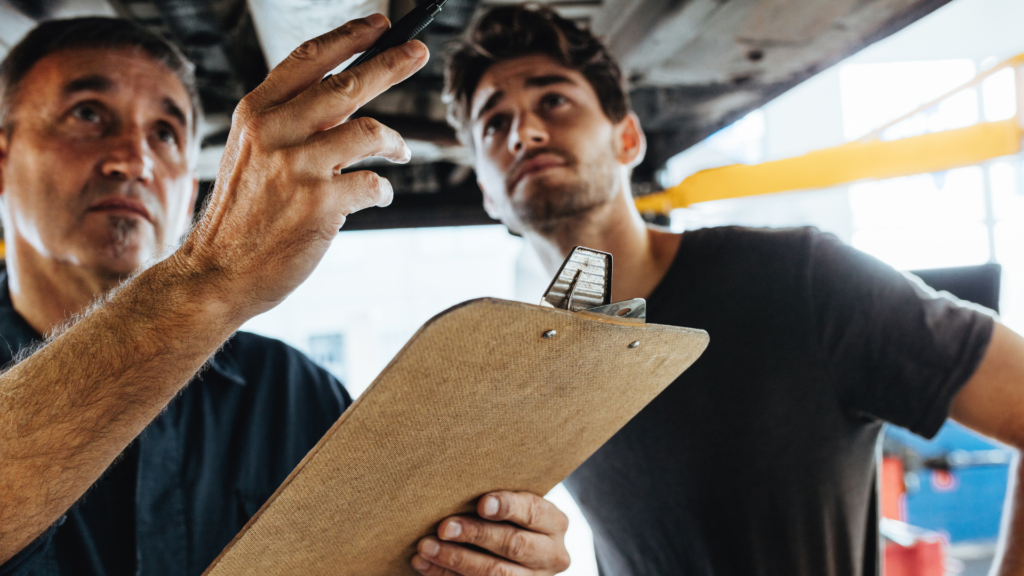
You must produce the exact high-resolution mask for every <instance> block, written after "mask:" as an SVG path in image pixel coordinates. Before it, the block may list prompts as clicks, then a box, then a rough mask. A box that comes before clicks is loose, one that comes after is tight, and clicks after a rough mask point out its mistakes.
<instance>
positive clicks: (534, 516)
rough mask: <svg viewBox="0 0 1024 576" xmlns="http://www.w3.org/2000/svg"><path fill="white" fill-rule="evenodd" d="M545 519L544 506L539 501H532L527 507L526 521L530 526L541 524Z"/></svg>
mask: <svg viewBox="0 0 1024 576" xmlns="http://www.w3.org/2000/svg"><path fill="white" fill-rule="evenodd" d="M543 519H544V506H543V505H542V504H541V502H540V501H539V500H538V499H532V500H530V503H529V504H527V505H526V521H527V523H529V525H530V526H536V525H537V524H540V523H541V521H543Z"/></svg>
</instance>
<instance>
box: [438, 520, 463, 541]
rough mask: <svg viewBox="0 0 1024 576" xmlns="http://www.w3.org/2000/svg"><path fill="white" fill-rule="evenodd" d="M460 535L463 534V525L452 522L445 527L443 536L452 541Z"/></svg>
mask: <svg viewBox="0 0 1024 576" xmlns="http://www.w3.org/2000/svg"><path fill="white" fill-rule="evenodd" d="M460 534H462V524H459V523H458V522H455V521H452V522H449V523H448V525H447V526H445V527H444V534H442V536H444V537H445V538H447V539H449V540H451V539H452V538H458V537H459V535H460Z"/></svg>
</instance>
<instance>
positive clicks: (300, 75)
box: [253, 14, 391, 107]
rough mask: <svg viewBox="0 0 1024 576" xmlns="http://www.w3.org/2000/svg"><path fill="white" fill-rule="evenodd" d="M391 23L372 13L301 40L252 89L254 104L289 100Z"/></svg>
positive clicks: (273, 103)
mask: <svg viewBox="0 0 1024 576" xmlns="http://www.w3.org/2000/svg"><path fill="white" fill-rule="evenodd" d="M390 26H391V22H389V21H388V19H387V18H386V17H385V16H383V15H382V14H371V15H370V16H367V17H366V18H360V19H358V20H352V21H351V22H346V23H345V24H343V25H341V26H339V27H337V28H335V29H334V30H331V31H330V32H328V33H326V34H323V35H321V36H317V37H316V38H313V39H312V40H307V41H305V42H303V43H302V44H301V45H300V46H299V47H298V48H296V49H295V50H292V53H291V54H289V55H288V57H287V58H285V59H284V60H282V61H281V63H280V64H278V65H277V66H275V67H274V69H273V70H271V71H270V74H268V75H267V78H266V80H264V81H263V83H262V84H260V85H259V87H257V88H256V90H253V96H255V98H256V100H257V101H256V104H257V105H258V106H260V107H269V106H274V105H276V104H280V103H282V102H287V101H288V100H291V99H292V98H294V97H295V96H296V95H298V94H300V93H302V92H303V91H304V90H306V89H307V88H309V87H310V86H311V85H312V84H314V83H316V82H319V81H320V79H321V78H323V77H324V75H325V74H327V73H328V72H330V71H331V70H333V69H335V68H337V67H338V65H339V64H341V63H342V62H344V61H345V60H348V59H349V58H351V57H352V56H354V55H355V54H358V53H359V52H363V51H365V50H366V49H368V48H369V47H370V46H373V43H374V42H375V41H376V40H377V38H379V37H380V35H381V34H383V33H384V32H385V31H387V29H388V28H389V27H390Z"/></svg>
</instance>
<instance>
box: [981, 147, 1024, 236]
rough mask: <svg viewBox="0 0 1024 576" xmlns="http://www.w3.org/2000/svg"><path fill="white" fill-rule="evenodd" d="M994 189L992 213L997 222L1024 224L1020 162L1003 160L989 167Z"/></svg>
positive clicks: (990, 179) (991, 183)
mask: <svg viewBox="0 0 1024 576" xmlns="http://www.w3.org/2000/svg"><path fill="white" fill-rule="evenodd" d="M988 170H989V172H988V174H989V185H990V186H991V188H992V212H993V215H994V216H995V220H997V221H998V220H1010V221H1014V222H1016V223H1017V225H1021V224H1024V195H1022V194H1021V192H1022V191H1024V187H1022V186H1021V182H1020V179H1021V174H1020V160H1019V159H1014V160H1013V161H1010V160H1002V161H999V162H995V163H993V164H992V165H991V166H989V169H988Z"/></svg>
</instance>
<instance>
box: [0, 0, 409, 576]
mask: <svg viewBox="0 0 1024 576" xmlns="http://www.w3.org/2000/svg"><path fill="white" fill-rule="evenodd" d="M387 24H388V23H387V19H385V18H384V17H383V16H379V15H378V16H374V17H370V18H367V19H364V20H358V21H355V22H351V23H349V24H346V25H345V26H342V27H341V28H338V29H337V30H334V31H332V32H330V33H328V34H326V35H324V36H321V37H320V38H317V39H315V40H311V41H309V42H307V43H305V44H303V45H302V46H300V47H299V48H298V49H296V50H295V52H293V53H292V54H291V55H290V56H289V57H288V58H287V59H286V60H285V61H284V62H282V63H281V65H279V66H278V67H276V68H275V69H274V70H273V71H272V72H271V73H270V75H269V76H268V77H267V79H266V81H264V82H263V84H261V85H260V86H259V87H258V88H257V89H256V90H255V91H253V93H251V94H249V95H248V96H246V98H245V99H244V100H243V101H242V102H241V104H239V106H238V108H237V109H236V111H235V114H234V118H233V122H232V128H231V135H230V137H229V139H228V145H227V151H226V153H225V157H224V160H223V161H222V162H221V167H220V173H219V175H218V178H217V186H216V189H215V191H214V193H213V195H212V198H211V202H210V204H209V206H208V207H207V210H206V212H205V214H204V215H203V218H202V220H201V221H200V222H199V224H198V225H197V226H196V228H195V229H194V230H193V231H192V233H191V234H190V235H189V236H188V238H187V239H186V240H185V242H184V243H183V245H182V247H181V248H180V249H179V250H178V251H177V252H175V253H174V254H172V255H171V256H170V257H169V258H167V259H166V260H164V261H162V262H160V263H158V264H156V265H154V266H153V267H151V268H149V269H148V270H146V271H144V272H143V273H141V274H140V275H138V276H137V277H136V278H134V279H133V280H131V281H130V282H128V283H126V284H125V285H124V286H122V288H121V289H119V290H118V291H116V293H114V294H112V295H111V296H110V297H109V298H107V299H106V301H104V302H102V303H100V304H98V305H97V306H95V307H94V308H93V309H92V310H91V311H90V312H88V313H87V314H85V315H83V317H82V318H81V319H80V320H79V321H78V322H77V323H75V324H74V325H73V326H71V327H70V328H68V329H67V330H66V331H64V333H63V334H61V335H60V336H58V337H56V338H54V339H53V340H51V341H50V342H49V343H48V344H47V345H46V346H45V347H44V348H42V349H41V350H39V351H37V352H36V353H35V354H33V355H31V356H30V357H28V358H27V359H25V360H24V361H22V362H21V363H20V364H18V365H17V366H15V367H14V368H12V369H11V370H9V371H8V372H7V373H5V374H4V375H3V376H0V563H3V562H4V561H6V560H8V559H10V558H11V557H12V556H14V555H15V554H16V553H17V552H18V551H19V550H21V549H22V548H24V547H25V546H27V545H28V544H29V543H30V542H31V541H32V540H33V539H35V538H36V537H37V536H39V535H40V534H41V533H42V532H43V531H45V530H46V528H47V527H48V526H50V525H51V524H52V523H53V522H54V521H56V520H57V519H58V518H59V517H60V516H61V514H63V513H64V512H65V511H66V510H67V509H68V508H69V507H70V506H71V505H72V504H73V503H74V502H75V501H76V500H77V499H78V498H79V497H81V495H82V494H83V493H84V492H85V491H86V489H88V487H89V486H91V485H92V484H93V483H94V482H95V481H96V479H97V478H99V476H100V475H101V474H102V473H103V471H104V470H105V469H106V468H107V467H108V466H109V465H110V463H111V462H112V461H113V460H114V458H116V456H117V455H118V454H119V453H120V452H121V451H122V450H123V449H124V448H125V446H127V445H128V443H129V442H130V441H131V440H132V439H133V438H134V437H135V436H137V435H138V434H139V433H140V432H141V431H142V430H143V428H145V426H146V425H147V424H148V423H149V422H150V421H152V420H153V418H155V417H156V416H157V415H158V414H159V412H160V411H161V410H162V409H163V407H164V406H166V405H167V403H168V402H169V401H170V400H171V398H173V397H174V395H175V394H176V393H177V392H178V391H179V390H180V389H181V388H182V386H184V385H185V383H187V382H188V380H189V379H190V378H191V377H192V376H193V375H194V374H195V373H196V371H198V370H199V368H200V367H201V366H202V365H203V363H204V362H206V360H207V359H208V358H209V357H210V356H211V355H212V354H213V352H214V351H216V349H217V348H218V347H219V346H220V345H221V343H223V342H224V340H226V339H227V338H228V336H230V335H231V333H232V332H234V330H236V329H237V328H238V327H239V326H240V325H241V324H242V323H243V322H244V321H245V320H247V319H248V318H250V317H252V316H254V315H256V314H258V313H260V312H263V311H265V310H267V309H269V308H271V307H273V306H274V305H276V304H277V303H279V302H280V301H281V300H283V299H284V298H285V296H287V295H288V294H289V293H290V292H291V291H292V290H294V289H295V288H296V287H297V286H298V285H299V284H300V283H301V282H302V281H303V280H305V278H306V277H307V276H308V275H309V274H310V273H311V272H312V270H313V268H314V267H315V266H316V265H317V263H318V262H319V261H320V259H321V258H322V257H323V255H324V253H325V252H326V250H327V248H328V247H329V245H330V243H331V240H332V239H333V238H334V237H335V235H336V234H337V231H338V229H339V228H340V227H341V226H342V225H343V224H344V222H345V217H346V216H347V215H348V214H350V213H352V212H355V211H357V210H360V209H363V208H367V207H370V206H384V205H387V204H389V203H390V201H391V197H392V191H391V187H390V185H389V184H388V183H387V181H386V180H383V179H381V178H379V177H378V176H376V175H375V174H373V173H371V172H354V173H349V174H344V175H340V174H339V170H340V169H342V168H345V167H348V166H349V165H351V164H353V163H354V162H356V161H358V160H361V159H363V158H366V157H369V156H380V157H384V158H387V159H390V160H393V161H399V162H403V161H407V160H408V159H409V156H410V154H409V149H408V148H407V147H406V145H405V143H404V142H403V140H402V138H401V137H400V136H399V135H398V134H397V133H395V132H394V131H392V130H390V129H388V128H385V127H384V126H382V125H380V124H378V123H377V122H375V121H373V120H369V119H357V120H352V121H347V120H348V118H349V116H351V115H352V114H353V113H354V112H355V111H356V110H357V109H358V108H359V107H360V106H361V105H363V104H364V103H366V102H367V101H368V100H370V99H371V98H373V97H374V96H376V95H377V94H379V93H380V92H382V91H384V90H386V89H387V88H388V87H390V86H392V85H393V84H395V83H397V82H400V81H401V80H403V79H405V78H407V77H408V76H409V75H411V74H412V73H413V72H415V71H416V70H418V69H419V68H420V67H422V66H423V64H424V63H425V62H426V60H427V50H426V47H425V46H423V45H422V44H420V43H418V42H412V43H409V44H407V45H405V46H403V47H399V48H394V49H392V50H389V51H388V52H385V53H384V54H382V55H381V56H380V57H378V58H375V59H374V60H371V61H370V62H368V63H366V64H364V65H362V66H360V67H359V68H357V69H355V70H353V71H351V72H346V73H342V74H338V75H335V76H332V77H331V78H330V79H328V80H327V81H325V82H323V83H321V82H320V79H321V78H322V77H323V76H324V75H325V74H327V73H328V72H329V71H330V70H332V69H333V68H334V67H336V66H337V65H338V64H339V63H341V62H343V61H344V60H346V59H347V58H348V57H350V56H351V55H353V54H355V53H358V52H361V51H363V50H365V49H366V48H368V47H369V46H370V45H371V44H372V42H373V41H374V40H375V39H376V38H377V37H378V36H379V35H380V34H381V33H382V32H383V31H384V30H385V29H386V27H387Z"/></svg>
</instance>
